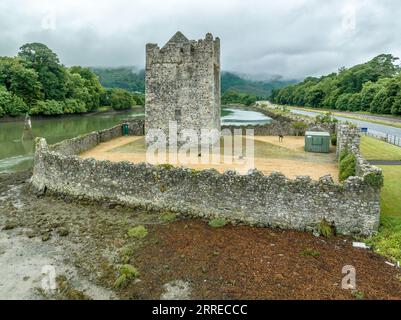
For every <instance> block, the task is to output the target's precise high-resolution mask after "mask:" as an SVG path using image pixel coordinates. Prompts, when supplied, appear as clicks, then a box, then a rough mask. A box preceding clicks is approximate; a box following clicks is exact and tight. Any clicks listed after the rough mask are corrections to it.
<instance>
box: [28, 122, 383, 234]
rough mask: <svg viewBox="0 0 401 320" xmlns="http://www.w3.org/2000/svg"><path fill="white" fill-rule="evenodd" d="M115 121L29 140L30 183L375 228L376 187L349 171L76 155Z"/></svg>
mask: <svg viewBox="0 0 401 320" xmlns="http://www.w3.org/2000/svg"><path fill="white" fill-rule="evenodd" d="M131 125H132V127H133V128H134V130H132V132H133V133H134V132H135V133H138V132H139V131H140V128H141V127H142V128H143V123H140V121H139V122H132V123H131ZM115 128H116V127H115ZM115 128H112V129H110V130H109V131H110V132H108V133H107V134H106V133H105V131H102V133H101V132H98V133H91V134H89V135H86V136H82V137H78V138H75V139H71V140H67V141H65V142H62V143H60V144H58V145H57V146H51V147H49V146H48V145H47V143H46V140H45V139H43V138H41V139H37V141H36V152H35V164H34V173H33V177H32V180H31V182H32V184H33V186H34V187H35V188H36V189H37V190H38V191H39V192H45V191H46V190H50V191H53V192H56V193H60V194H68V195H72V196H77V197H78V196H79V197H84V198H88V199H91V200H96V201H113V202H117V203H121V204H124V205H129V206H132V207H143V208H145V209H149V210H160V211H172V212H176V213H179V214H183V215H189V216H194V217H201V218H214V217H222V218H225V219H227V220H228V221H231V222H235V223H245V224H250V225H257V226H272V227H279V228H290V229H297V230H313V229H315V228H316V227H317V225H318V224H319V223H320V222H321V221H322V220H323V219H326V220H327V221H328V222H330V223H333V224H334V225H335V226H336V228H337V231H338V232H339V233H342V234H361V235H369V234H372V232H374V231H376V230H377V228H378V225H379V216H380V203H379V198H380V188H377V187H374V186H371V185H370V184H369V182H368V181H367V180H365V178H364V176H358V177H350V178H349V179H347V180H346V181H345V182H344V183H343V184H341V185H340V184H336V183H334V182H333V180H332V179H331V177H330V176H325V177H322V178H320V179H319V181H312V180H311V179H310V178H309V177H302V176H301V177H298V178H297V179H295V180H291V179H288V178H286V177H285V176H284V175H282V174H280V173H273V174H271V175H269V176H265V175H263V174H262V173H261V172H259V171H257V170H254V171H252V172H250V173H249V174H248V175H239V174H237V173H235V172H232V171H227V172H225V173H224V174H221V173H219V172H217V171H216V170H213V169H211V170H203V171H196V170H192V169H186V168H175V167H171V166H164V165H161V166H153V165H150V164H144V163H142V164H133V163H129V162H119V163H113V162H109V161H97V160H95V159H82V158H80V157H79V156H78V155H77V154H78V153H79V152H82V151H84V149H85V148H91V147H92V146H93V145H94V144H95V143H99V142H100V141H101V139H102V138H101V136H102V135H103V137H109V136H113V135H114V134H117V131H114V130H116V129H115ZM136 130H138V131H136ZM63 148H65V150H63Z"/></svg>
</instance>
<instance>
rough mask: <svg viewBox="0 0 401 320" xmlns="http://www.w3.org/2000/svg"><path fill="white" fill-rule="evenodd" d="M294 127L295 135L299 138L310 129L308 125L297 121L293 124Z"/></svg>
mask: <svg viewBox="0 0 401 320" xmlns="http://www.w3.org/2000/svg"><path fill="white" fill-rule="evenodd" d="M292 127H293V128H294V130H295V134H296V135H297V136H299V135H302V134H304V133H305V131H306V129H307V128H308V125H307V124H306V123H305V122H303V121H295V122H293V123H292Z"/></svg>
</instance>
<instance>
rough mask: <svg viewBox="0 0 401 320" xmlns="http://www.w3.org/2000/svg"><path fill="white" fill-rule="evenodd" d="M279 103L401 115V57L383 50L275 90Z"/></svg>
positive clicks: (271, 98)
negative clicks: (400, 58)
mask: <svg viewBox="0 0 401 320" xmlns="http://www.w3.org/2000/svg"><path fill="white" fill-rule="evenodd" d="M270 100H271V101H273V102H276V103H279V104H286V105H296V106H305V107H310V108H325V109H335V110H342V111H363V112H367V111H368V112H371V113H379V114H393V115H401V67H400V65H399V58H397V57H394V56H393V55H391V54H381V55H379V56H377V57H375V58H373V59H372V60H370V61H368V62H365V63H362V64H358V65H356V66H353V67H351V68H349V69H346V68H344V67H342V68H340V69H339V70H338V72H333V73H331V74H328V75H325V76H322V77H320V78H315V77H308V78H306V79H305V80H304V81H302V82H300V83H298V84H296V85H291V86H288V87H285V88H281V89H278V90H274V91H273V92H272V95H271V97H270Z"/></svg>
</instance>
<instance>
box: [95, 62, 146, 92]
mask: <svg viewBox="0 0 401 320" xmlns="http://www.w3.org/2000/svg"><path fill="white" fill-rule="evenodd" d="M92 70H93V72H94V73H95V74H97V75H98V77H99V81H100V83H101V84H102V85H103V86H104V87H106V88H122V89H126V90H128V91H131V92H142V93H144V92H145V71H144V70H140V71H137V70H135V68H133V67H120V68H92Z"/></svg>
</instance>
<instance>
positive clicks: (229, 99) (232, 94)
mask: <svg viewBox="0 0 401 320" xmlns="http://www.w3.org/2000/svg"><path fill="white" fill-rule="evenodd" d="M257 100H258V98H257V97H256V96H254V95H251V94H248V93H241V92H236V91H232V90H229V91H226V92H225V93H224V94H223V95H222V97H221V104H222V105H227V104H233V103H239V104H244V105H246V106H250V105H251V104H254V103H255V102H256V101H257Z"/></svg>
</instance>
